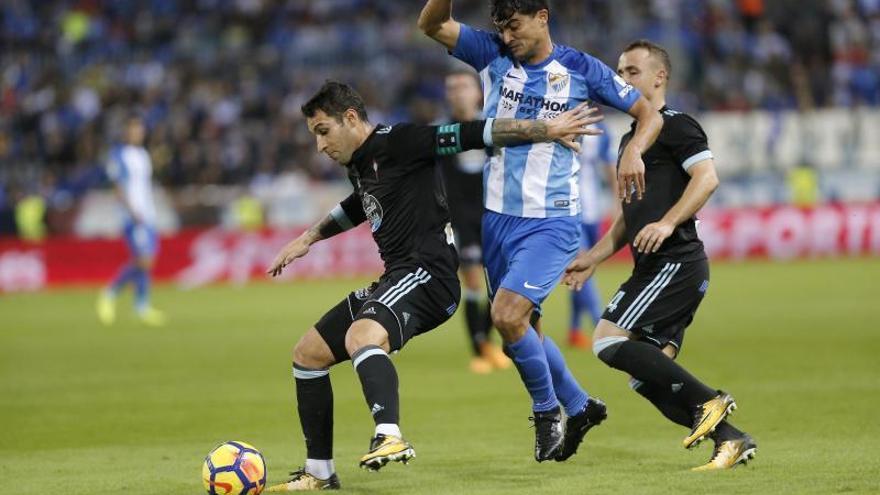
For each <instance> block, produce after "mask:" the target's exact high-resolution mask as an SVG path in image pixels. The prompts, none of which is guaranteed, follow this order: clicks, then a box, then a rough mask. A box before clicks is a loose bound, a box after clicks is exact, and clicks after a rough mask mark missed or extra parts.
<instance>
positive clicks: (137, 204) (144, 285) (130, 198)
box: [97, 116, 165, 326]
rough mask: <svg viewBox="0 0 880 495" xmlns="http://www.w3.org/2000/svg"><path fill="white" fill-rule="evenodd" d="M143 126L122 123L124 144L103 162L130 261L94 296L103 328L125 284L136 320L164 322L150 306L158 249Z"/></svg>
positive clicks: (134, 122)
mask: <svg viewBox="0 0 880 495" xmlns="http://www.w3.org/2000/svg"><path fill="white" fill-rule="evenodd" d="M145 137H146V126H145V125H144V122H143V120H142V119H141V118H140V117H138V116H132V117H129V118H128V120H127V121H126V123H125V136H124V143H123V144H120V145H117V146H114V147H113V148H112V149H111V151H110V159H109V160H108V163H107V176H108V177H110V180H112V181H113V184H114V187H115V190H116V196H117V197H118V199H119V202H120V204H121V205H122V207H123V208H122V213H123V215H124V217H125V220H124V225H125V230H124V233H125V242H126V244H127V245H128V249H129V252H130V253H131V259H130V260H129V261H128V262H127V263H126V264H125V265H124V266H123V267H122V268H121V269H120V270H119V273H118V274H117V275H116V277H115V278H114V279H113V281H112V282H111V283H110V286H109V287H107V288H106V289H105V290H104V291H103V292H102V293H101V295H100V296H99V297H98V303H97V312H98V319H99V320H100V321H101V323H103V324H105V325H112V324H113V322H114V321H116V297H117V296H118V294H119V292H120V291H121V290H122V289H123V288H124V287H125V286H126V285H127V284H129V283H131V284H133V285H134V293H135V297H134V305H135V311H136V313H137V315H138V318H139V319H140V320H141V321H143V322H144V323H146V324H147V325H151V326H161V325H163V324H164V323H165V315H164V314H163V313H162V312H161V311H159V310H157V309H155V308H153V307H152V306H151V305H150V270H151V269H152V266H153V260H154V259H155V257H156V253H157V252H158V249H159V238H158V235H157V233H156V206H155V203H154V202H153V181H152V176H153V164H152V161H151V160H150V154H149V153H148V152H147V150H146V149H145V148H144V138H145Z"/></svg>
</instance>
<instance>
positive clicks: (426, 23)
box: [418, 0, 461, 50]
mask: <svg viewBox="0 0 880 495" xmlns="http://www.w3.org/2000/svg"><path fill="white" fill-rule="evenodd" d="M418 25H419V29H420V30H421V31H422V32H423V33H425V34H426V35H428V36H429V37H431V38H433V39H435V40H437V41H439V42H440V43H441V44H443V45H444V46H445V47H446V48H447V49H449V50H453V49H455V45H457V44H458V35H459V33H460V32H461V24H459V23H458V22H457V21H456V20H455V19H453V18H452V0H428V2H427V3H426V4H425V7H424V8H423V9H422V13H421V14H420V15H419V24H418Z"/></svg>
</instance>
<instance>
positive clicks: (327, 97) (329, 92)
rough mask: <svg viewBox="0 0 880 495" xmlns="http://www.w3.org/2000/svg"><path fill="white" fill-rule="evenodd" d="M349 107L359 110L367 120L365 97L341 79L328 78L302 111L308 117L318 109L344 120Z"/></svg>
mask: <svg viewBox="0 0 880 495" xmlns="http://www.w3.org/2000/svg"><path fill="white" fill-rule="evenodd" d="M349 108H352V109H354V111H356V112H357V114H358V117H360V119H361V120H363V121H364V122H367V121H368V120H369V119H368V118H367V109H366V108H365V107H364V99H363V98H361V95H359V94H358V93H357V91H355V90H354V89H352V87H351V86H349V85H348V84H345V83H341V82H339V81H332V80H328V81H326V82H324V85H323V86H321V89H319V90H318V92H317V93H315V95H314V96H312V97H311V98H310V99H309V101H307V102H306V103H305V104H304V105H303V106H302V113H303V115H305V116H306V118H312V117H314V116H315V114H316V113H318V110H320V111H322V112H324V113H326V114H327V116H328V117H333V118H334V119H336V120H337V121H340V122H341V121H342V114H343V113H345V112H346V110H348V109H349Z"/></svg>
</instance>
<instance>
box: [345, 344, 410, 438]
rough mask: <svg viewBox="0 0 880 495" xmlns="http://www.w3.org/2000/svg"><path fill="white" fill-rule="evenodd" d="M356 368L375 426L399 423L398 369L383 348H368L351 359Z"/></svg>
mask: <svg viewBox="0 0 880 495" xmlns="http://www.w3.org/2000/svg"><path fill="white" fill-rule="evenodd" d="M351 361H352V364H354V369H355V371H357V374H358V377H360V379H361V387H362V388H363V390H364V398H365V399H366V400H367V407H369V408H370V413H372V415H373V421H375V422H376V424H377V425H378V424H381V423H391V424H395V425H396V424H399V423H400V398H399V396H398V391H397V370H395V369H394V365H393V364H391V358H389V357H388V354H387V353H386V352H385V351H384V350H382V348H381V347H379V346H375V345H368V346H364V347H362V348H360V349H359V350H358V351H357V352H355V353H354V354H353V355H352V356H351Z"/></svg>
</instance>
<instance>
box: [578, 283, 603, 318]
mask: <svg viewBox="0 0 880 495" xmlns="http://www.w3.org/2000/svg"><path fill="white" fill-rule="evenodd" d="M580 293H581V294H583V297H584V306H586V308H587V311H588V312H589V313H590V317H591V318H593V328H595V327H596V325H598V324H599V320H600V319H601V318H602V312H603V309H604V308H603V306H602V298H600V297H599V290H598V289H596V282H595V281H594V280H593V279H592V278H590V279H589V280H587V283H585V284H584V286H583V287H582V288H581V290H580Z"/></svg>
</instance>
